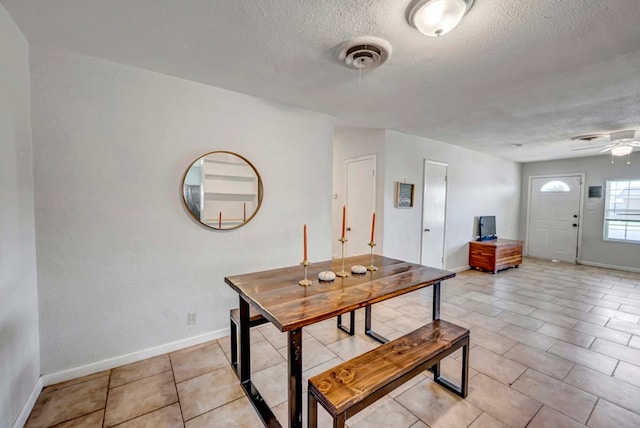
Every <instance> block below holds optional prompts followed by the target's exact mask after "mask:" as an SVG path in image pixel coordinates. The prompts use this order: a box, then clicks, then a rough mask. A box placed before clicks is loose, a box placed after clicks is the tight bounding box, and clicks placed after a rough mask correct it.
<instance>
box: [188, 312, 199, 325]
mask: <svg viewBox="0 0 640 428" xmlns="http://www.w3.org/2000/svg"><path fill="white" fill-rule="evenodd" d="M196 324H198V313H197V312H189V313H188V314H187V325H196Z"/></svg>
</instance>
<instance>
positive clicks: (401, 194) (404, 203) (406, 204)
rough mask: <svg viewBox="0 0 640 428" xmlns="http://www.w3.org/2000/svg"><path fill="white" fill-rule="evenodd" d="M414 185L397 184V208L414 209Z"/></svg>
mask: <svg viewBox="0 0 640 428" xmlns="http://www.w3.org/2000/svg"><path fill="white" fill-rule="evenodd" d="M414 187H415V186H414V185H413V184H409V183H400V182H398V183H397V186H396V207H397V208H412V207H413V191H414Z"/></svg>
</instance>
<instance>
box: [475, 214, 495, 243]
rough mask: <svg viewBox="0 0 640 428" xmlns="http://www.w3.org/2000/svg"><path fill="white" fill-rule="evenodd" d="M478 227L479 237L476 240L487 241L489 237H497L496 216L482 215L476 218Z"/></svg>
mask: <svg viewBox="0 0 640 428" xmlns="http://www.w3.org/2000/svg"><path fill="white" fill-rule="evenodd" d="M478 229H479V232H480V237H479V238H478V241H488V240H490V239H497V238H498V236H497V235H496V216H494V215H483V216H481V217H479V218H478Z"/></svg>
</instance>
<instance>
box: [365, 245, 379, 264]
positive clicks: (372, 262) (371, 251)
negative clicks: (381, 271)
mask: <svg viewBox="0 0 640 428" xmlns="http://www.w3.org/2000/svg"><path fill="white" fill-rule="evenodd" d="M368 245H369V246H370V247H371V264H370V265H369V266H367V270H369V271H372V272H373V271H376V270H378V268H377V267H376V266H374V265H373V247H375V246H376V243H375V242H373V241H371V242H369V244H368Z"/></svg>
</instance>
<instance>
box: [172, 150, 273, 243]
mask: <svg viewBox="0 0 640 428" xmlns="http://www.w3.org/2000/svg"><path fill="white" fill-rule="evenodd" d="M216 153H224V154H229V155H233V156H236V157H238V158H240V159H242V160H243V161H244V162H246V163H247V165H249V166H250V167H251V169H252V170H253V172H254V173H255V174H256V179H257V180H258V183H257V184H258V195H257V196H258V204H257V206H256V209H255V210H253V212H252V213H251V215H250V216H249V217H248V218H247V220H246V221H244V222H243V223H240V224H238V225H236V226H233V227H227V228H218V227H214V226H211V225H209V224H207V223H204V222H202V221H201V220H200V219H199V218H197V217H196V215H195V214H194V213H193V212H192V211H191V209H189V205H188V203H187V198H186V195H185V180H186V179H187V174H189V171H190V170H191V168H192V167H193V165H194V164H195V163H196V162H198V161H199V160H201V159H203V158H205V157H207V156H209V155H213V154H216ZM180 190H181V194H182V203H183V204H184V207H185V209H186V210H187V212H188V213H189V215H190V216H191V218H192V219H193V220H195V221H196V223H198V224H199V225H202V226H205V227H207V228H208V229H212V230H220V231H224V230H233V229H237V228H239V227H242V226H244V225H246V224H247V223H249V222H250V221H251V220H253V218H254V217H255V216H256V214H258V211H260V207H261V206H262V199H263V197H264V189H263V184H262V177H261V176H260V173H259V172H258V170H257V169H256V167H255V165H253V164H252V163H251V162H250V161H249V160H248V159H247V158H245V157H244V156H242V155H240V154H238V153H235V152H231V151H228V150H214V151H211V152H207V153H205V154H203V155H201V156H198V157H197V158H196V159H195V160H194V161H193V162H191V163H190V164H189V166H188V167H187V169H186V170H185V171H184V174H183V175H182V188H181V189H180Z"/></svg>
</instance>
